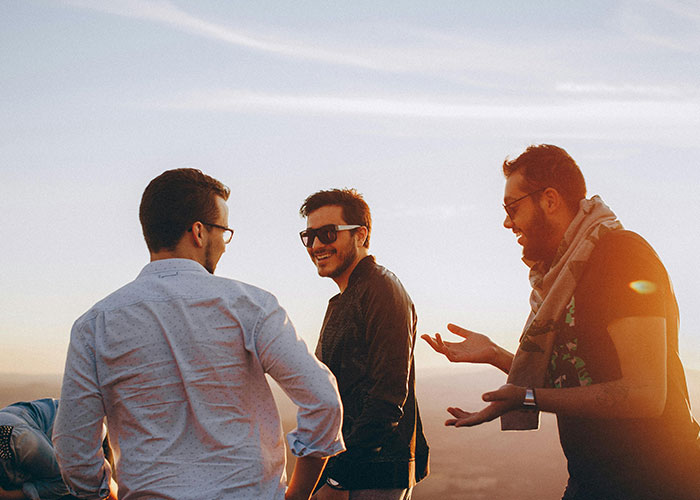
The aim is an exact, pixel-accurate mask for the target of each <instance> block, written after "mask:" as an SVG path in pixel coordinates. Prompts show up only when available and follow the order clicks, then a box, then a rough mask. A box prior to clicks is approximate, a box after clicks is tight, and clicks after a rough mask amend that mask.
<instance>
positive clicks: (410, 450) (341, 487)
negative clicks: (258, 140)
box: [300, 189, 428, 500]
mask: <svg viewBox="0 0 700 500" xmlns="http://www.w3.org/2000/svg"><path fill="white" fill-rule="evenodd" d="M300 214H301V215H302V216H303V217H306V219H307V228H306V230H304V231H302V232H301V233H300V234H301V240H302V243H303V244H304V246H305V247H306V249H307V251H308V253H309V256H310V257H311V260H312V261H313V263H314V264H315V265H316V268H317V270H318V274H319V275H320V276H324V277H329V278H332V279H333V281H335V283H336V284H337V285H338V288H339V289H340V293H339V294H337V295H336V296H334V297H333V298H331V299H330V301H329V303H328V309H327V310H326V316H325V319H324V321H323V327H322V330H321V336H320V338H319V342H318V345H317V347H316V356H318V358H319V359H320V360H321V361H322V362H323V363H325V364H326V365H327V366H328V367H329V368H330V370H331V371H332V372H333V374H334V375H335V376H336V379H337V380H338V388H339V391H340V396H341V399H342V401H343V406H344V419H343V437H344V439H345V445H346V447H347V451H346V452H345V453H342V454H340V455H338V456H336V457H333V458H331V459H330V460H329V462H328V465H327V467H326V470H325V472H324V476H323V479H322V480H323V481H325V483H324V482H322V483H320V484H321V486H320V488H319V489H318V491H317V492H316V494H315V495H314V497H313V498H314V499H317V500H326V499H349V500H360V499H370V498H371V499H377V500H379V499H381V500H384V499H386V500H408V499H409V498H410V497H411V492H412V489H413V486H414V485H415V484H416V483H417V482H418V481H420V480H421V479H423V478H424V477H426V476H427V475H428V445H427V443H426V440H425V436H424V435H423V428H422V423H421V419H420V414H419V411H418V404H417V402H416V397H415V367H414V362H413V350H414V347H415V340H416V320H417V318H416V312H415V308H414V306H413V302H412V301H411V298H410V297H409V296H408V293H406V290H405V289H404V288H403V286H402V285H401V282H400V281H399V280H398V278H397V277H396V276H395V275H394V274H393V273H392V272H390V271H388V270H387V269H385V268H384V267H382V266H379V265H377V263H376V262H375V260H374V257H373V256H371V255H370V254H369V238H370V232H371V225H372V221H371V216H370V211H369V207H368V206H367V203H366V202H365V201H364V199H363V198H362V196H361V195H360V194H358V193H357V192H356V191H355V190H353V189H343V190H339V189H333V190H328V191H319V192H317V193H315V194H313V195H311V196H309V197H308V198H307V199H306V201H304V204H303V205H302V207H301V209H300Z"/></svg>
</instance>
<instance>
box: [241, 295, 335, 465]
mask: <svg viewBox="0 0 700 500" xmlns="http://www.w3.org/2000/svg"><path fill="white" fill-rule="evenodd" d="M265 311H266V312H265V313H264V314H263V316H262V317H261V318H260V319H259V321H258V322H257V324H256V328H255V334H254V335H255V348H256V351H257V353H258V356H259V358H260V361H261V363H262V366H263V368H264V370H265V372H266V373H268V374H269V375H270V376H271V377H272V378H273V379H274V380H275V381H276V382H277V383H278V384H279V385H280V387H281V388H282V390H283V391H284V392H285V394H287V396H289V398H290V399H291V400H292V401H293V402H294V404H296V405H297V406H298V411H297V427H296V429H294V430H293V431H291V432H290V433H289V434H288V435H287V441H288V443H289V448H290V450H291V452H292V454H294V455H295V456H298V457H302V456H315V457H329V456H333V455H337V454H338V453H340V452H342V451H344V450H345V445H344V443H343V437H342V432H341V426H342V421H343V410H342V403H341V402H340V395H339V394H338V388H337V385H336V380H335V377H334V376H333V374H332V373H331V372H330V370H329V369H328V368H327V367H326V366H325V365H323V364H322V363H320V362H319V361H318V360H317V359H316V356H314V355H313V354H311V352H310V351H309V348H308V346H307V345H306V343H305V342H304V341H303V340H302V339H301V338H299V336H298V335H297V333H296V330H295V329H294V326H293V325H292V323H291V321H290V320H289V317H288V316H287V313H286V312H285V311H284V309H282V307H280V306H279V304H278V303H277V300H276V299H274V298H271V299H270V302H269V303H268V307H266V308H265Z"/></svg>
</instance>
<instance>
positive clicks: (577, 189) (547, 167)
mask: <svg viewBox="0 0 700 500" xmlns="http://www.w3.org/2000/svg"><path fill="white" fill-rule="evenodd" d="M518 171H520V172H522V174H523V178H524V179H525V182H526V183H527V187H528V188H529V189H530V190H536V189H545V188H548V187H552V188H554V189H556V190H557V191H558V192H559V194H560V195H561V196H562V198H563V199H564V202H565V203H566V206H567V207H568V208H569V210H570V211H571V212H572V213H573V214H576V212H578V206H579V202H580V201H581V200H582V199H583V198H585V197H586V181H585V179H584V178H583V174H582V173H581V170H580V169H579V168H578V165H577V164H576V162H575V161H574V159H573V158H572V157H571V156H569V154H568V153H567V152H566V151H564V150H563V149H562V148H560V147H557V146H552V145H551V144H539V145H532V146H529V147H528V148H527V149H526V150H525V152H524V153H522V154H521V155H520V156H518V157H517V158H516V159H514V160H512V159H508V158H506V160H505V161H504V162H503V175H504V176H505V177H506V179H507V178H508V177H510V176H511V175H512V174H513V173H515V172H518Z"/></svg>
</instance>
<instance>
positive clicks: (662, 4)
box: [620, 0, 700, 54]
mask: <svg viewBox="0 0 700 500" xmlns="http://www.w3.org/2000/svg"><path fill="white" fill-rule="evenodd" d="M620 21H621V26H622V30H623V32H625V33H627V34H628V35H629V36H631V37H633V38H635V39H636V40H639V41H642V42H644V43H647V44H649V45H653V46H657V47H660V48H664V49H667V50H672V51H674V52H682V53H686V54H691V53H695V54H696V53H697V51H698V50H700V6H698V4H697V3H695V2H693V3H690V2H681V1H676V0H645V1H641V2H640V1H634V2H631V1H627V2H626V3H625V6H624V8H623V11H622V15H621V18H620Z"/></svg>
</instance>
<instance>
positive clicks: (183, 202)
mask: <svg viewBox="0 0 700 500" xmlns="http://www.w3.org/2000/svg"><path fill="white" fill-rule="evenodd" d="M230 193H231V191H230V190H229V188H227V187H226V186H224V185H223V184H222V183H221V182H219V181H218V180H216V179H214V178H213V177H209V176H208V175H206V174H203V173H202V172H201V171H200V170H197V169H194V168H178V169H175V170H166V171H165V172H163V173H162V174H160V175H159V176H158V177H156V178H155V179H153V180H152V181H151V182H150V183H149V184H148V186H147V187H146V189H145V190H144V192H143V196H142V197H141V206H140V207H139V219H140V220H141V227H142V229H143V236H144V238H145V239H146V245H148V249H149V250H150V251H151V252H158V251H160V250H173V249H174V248H175V246H176V245H177V243H178V242H179V241H180V238H182V235H183V234H184V233H185V231H187V229H188V228H189V227H190V226H191V225H192V224H194V223H195V222H197V221H201V222H211V221H215V220H216V218H217V217H218V216H219V209H218V207H217V205H216V198H215V197H216V196H220V197H221V198H223V199H224V200H228V197H229V194H230Z"/></svg>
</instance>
